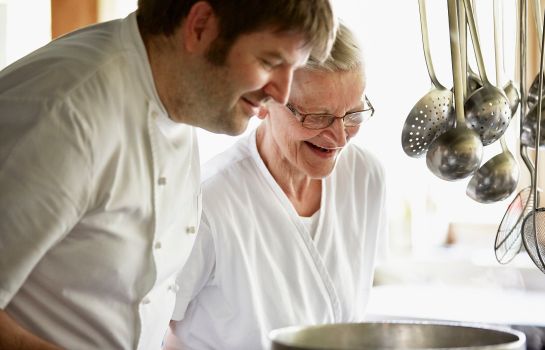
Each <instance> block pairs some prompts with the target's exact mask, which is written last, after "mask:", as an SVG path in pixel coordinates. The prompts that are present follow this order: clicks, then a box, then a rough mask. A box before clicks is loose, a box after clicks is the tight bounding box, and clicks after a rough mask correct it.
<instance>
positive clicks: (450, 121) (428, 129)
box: [401, 0, 456, 158]
mask: <svg viewBox="0 0 545 350" xmlns="http://www.w3.org/2000/svg"><path fill="white" fill-rule="evenodd" d="M418 6H419V10H420V26H421V30H422V46H423V48H424V58H425V60H426V66H427V69H428V74H429V76H430V79H431V83H432V88H431V90H430V91H428V93H426V95H424V96H423V97H422V98H421V99H420V100H419V101H418V102H417V103H416V104H415V105H414V107H413V108H412V109H411V111H410V112H409V115H408V116H407V118H406V120H405V124H404V125H403V131H402V133H401V145H402V147H403V150H404V151H405V153H406V154H407V155H408V156H410V157H414V158H418V157H420V156H422V155H423V154H425V153H426V151H427V150H428V147H429V145H430V143H431V142H432V141H433V140H435V139H436V138H437V137H438V136H439V135H441V134H443V133H444V132H445V131H447V130H448V129H450V128H452V127H453V126H454V123H455V119H456V117H455V114H454V107H453V103H452V102H453V101H452V92H451V91H450V90H448V89H447V88H445V87H444V86H443V85H441V83H439V81H438V80H437V76H436V75H435V70H434V69H433V63H432V59H431V54H430V49H429V38H428V25H427V18H426V4H425V0H419V1H418Z"/></svg>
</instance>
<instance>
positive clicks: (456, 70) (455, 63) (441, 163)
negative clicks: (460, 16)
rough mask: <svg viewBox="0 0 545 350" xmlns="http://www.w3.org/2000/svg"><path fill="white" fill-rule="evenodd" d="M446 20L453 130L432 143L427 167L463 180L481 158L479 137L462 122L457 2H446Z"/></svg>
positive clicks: (481, 150) (461, 80) (448, 177)
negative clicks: (448, 32)
mask: <svg viewBox="0 0 545 350" xmlns="http://www.w3.org/2000/svg"><path fill="white" fill-rule="evenodd" d="M448 18H449V28H450V54H451V56H452V74H453V80H454V102H455V112H456V127H455V128H452V129H449V130H448V131H447V132H445V133H444V134H442V135H441V136H439V137H438V138H436V139H435V140H434V141H433V142H432V144H431V145H430V147H429V149H428V152H427V154H426V165H427V166H428V169H430V171H431V172H432V173H433V174H435V175H436V176H438V177H439V178H441V179H444V180H449V181H452V180H459V179H462V178H465V177H467V176H469V175H471V174H472V173H473V172H474V171H475V170H477V168H478V167H479V164H481V159H482V156H483V144H482V142H481V140H480V138H479V135H478V134H477V133H476V132H475V131H473V130H471V129H469V128H468V127H467V126H466V123H465V117H464V96H463V91H464V89H463V77H462V67H461V58H460V56H461V54H460V43H459V37H460V36H459V30H458V22H457V15H456V0H448Z"/></svg>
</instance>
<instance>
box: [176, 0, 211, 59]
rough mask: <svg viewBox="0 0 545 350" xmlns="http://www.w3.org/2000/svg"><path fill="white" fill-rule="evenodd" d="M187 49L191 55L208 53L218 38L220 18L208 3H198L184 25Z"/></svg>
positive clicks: (191, 10) (192, 8) (190, 11)
mask: <svg viewBox="0 0 545 350" xmlns="http://www.w3.org/2000/svg"><path fill="white" fill-rule="evenodd" d="M182 31H183V38H184V39H183V40H184V45H185V48H186V50H187V51H188V52H191V53H204V52H207V51H208V49H209V47H210V44H211V43H212V42H213V41H214V40H215V39H216V38H217V36H218V18H217V17H216V14H215V12H214V9H213V8H212V6H210V4H209V3H208V2H206V1H198V2H196V3H195V4H194V5H193V6H192V7H191V9H190V10H189V13H188V14H187V17H186V18H185V19H184V22H183V23H182Z"/></svg>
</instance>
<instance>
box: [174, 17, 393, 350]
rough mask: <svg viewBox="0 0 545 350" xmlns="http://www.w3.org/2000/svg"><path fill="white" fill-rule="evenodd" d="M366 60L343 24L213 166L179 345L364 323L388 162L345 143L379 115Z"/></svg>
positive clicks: (185, 288) (186, 278) (237, 342)
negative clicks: (321, 58)
mask: <svg viewBox="0 0 545 350" xmlns="http://www.w3.org/2000/svg"><path fill="white" fill-rule="evenodd" d="M363 68H364V67H363V63H362V60H361V57H360V51H359V48H358V46H357V44H356V42H355V40H354V37H353V35H352V34H351V33H350V32H349V30H348V29H347V28H346V27H344V26H342V25H341V27H340V29H339V32H338V35H337V39H336V43H335V45H334V47H333V51H332V54H331V56H330V57H329V58H328V60H327V61H326V62H325V63H323V64H319V63H317V62H315V61H314V60H312V58H311V60H310V61H309V63H308V64H307V66H305V67H304V68H303V69H300V70H298V71H297V72H296V73H295V74H294V80H293V85H292V90H291V95H290V97H289V102H288V104H287V105H282V104H278V103H273V102H271V103H270V104H268V105H267V106H266V109H263V110H262V113H261V115H260V117H261V118H263V122H262V123H261V125H260V126H259V127H258V128H257V130H256V131H255V132H254V133H252V134H250V135H249V137H247V138H245V139H242V140H240V141H239V142H238V143H237V144H236V145H234V146H233V147H232V148H230V149H228V150H227V151H225V152H224V153H222V154H220V155H219V156H217V157H216V158H215V159H213V160H211V161H210V162H209V163H208V164H207V165H206V166H205V170H204V182H203V198H204V202H203V214H202V221H201V225H200V229H199V232H198V236H197V239H196V243H195V247H194V249H193V251H192V253H191V256H190V258H189V260H188V262H187V264H186V266H185V268H184V270H183V272H182V273H181V275H180V276H179V283H178V284H179V285H180V286H181V288H182V289H180V290H179V292H178V298H177V304H176V311H175V313H174V317H173V319H174V320H179V321H177V322H172V330H173V335H174V336H171V337H169V338H170V340H169V344H170V345H171V346H172V347H173V348H174V347H175V346H176V344H175V343H178V345H181V348H183V349H222V350H228V349H236V350H241V349H260V348H265V347H267V346H268V344H269V340H268V338H267V335H268V333H269V331H270V330H272V329H274V328H279V327H284V326H289V325H301V324H318V323H332V322H353V321H360V320H362V318H363V316H364V311H365V307H366V304H367V300H368V295H369V290H370V287H371V284H372V276H373V267H374V262H375V256H376V250H377V249H376V248H377V242H378V239H379V236H382V235H384V234H385V226H386V225H385V217H384V210H383V209H384V199H385V193H384V192H385V188H384V187H385V186H384V174H383V170H382V168H381V166H380V165H379V163H378V162H377V160H376V159H375V158H374V157H373V156H372V155H371V154H369V153H368V152H367V151H364V150H362V149H360V148H358V147H357V146H355V145H353V144H350V143H349V140H350V139H351V138H352V137H354V136H355V135H356V134H357V133H358V130H359V128H360V127H361V126H362V123H363V122H365V120H367V119H368V118H369V117H370V116H371V115H372V114H373V107H372V106H371V104H370V102H369V100H368V99H367V98H366V97H365V94H364V90H365V76H364V70H363ZM174 338H176V339H174ZM180 343H181V344H180Z"/></svg>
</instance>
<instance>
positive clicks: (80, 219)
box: [0, 13, 200, 350]
mask: <svg viewBox="0 0 545 350" xmlns="http://www.w3.org/2000/svg"><path fill="white" fill-rule="evenodd" d="M199 177H200V170H199V156H198V152H197V141H196V134H195V130H194V129H193V128H192V127H190V126H187V125H183V124H177V123H174V122H172V121H170V119H169V118H168V116H167V113H166V111H165V109H164V106H163V105H162V104H161V101H160V100H159V97H158V96H157V93H156V89H155V86H154V82H153V78H152V73H151V69H150V67H149V64H148V60H147V54H146V50H145V47H144V45H143V42H142V39H141V37H140V34H139V31H138V28H137V23H136V16H135V14H134V13H133V14H131V15H129V16H128V17H127V18H125V19H123V20H116V21H111V22H108V23H103V24H99V25H95V26H92V27H88V28H85V29H82V30H79V31H77V32H75V33H73V34H69V35H67V36H64V37H63V38H61V39H59V40H56V41H53V42H51V43H50V44H48V45H46V46H45V47H43V48H41V49H39V50H38V51H36V52H34V53H31V54H30V55H28V56H26V57H25V58H23V59H22V60H20V61H18V62H16V63H15V64H13V65H11V66H9V67H7V68H6V69H4V70H3V71H2V72H1V73H0V271H1V272H0V274H1V275H0V276H1V277H0V307H1V308H3V309H5V310H6V312H7V313H8V314H9V315H11V317H13V318H14V319H15V320H16V321H17V322H19V323H20V324H21V325H22V326H23V327H25V328H27V329H29V330H30V331H31V332H33V333H35V334H36V335H38V336H40V337H43V338H45V339H47V340H49V341H52V342H54V343H56V344H60V345H61V346H63V347H65V348H68V349H78V350H79V349H146V350H147V349H159V348H160V347H161V344H162V340H163V337H164V334H165V332H166V329H167V328H168V322H169V320H170V318H171V315H172V310H173V308H174V302H175V292H176V289H177V288H178V287H177V285H176V280H175V276H176V275H177V273H178V272H179V270H180V269H181V267H182V266H183V264H184V262H185V261H186V259H187V257H188V256H189V251H190V250H191V247H192V245H193V242H194V236H195V234H194V233H195V232H196V230H197V225H198V223H199V221H200V218H199V210H200V208H199V198H200V197H199V194H200V185H199V182H200V179H199Z"/></svg>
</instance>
